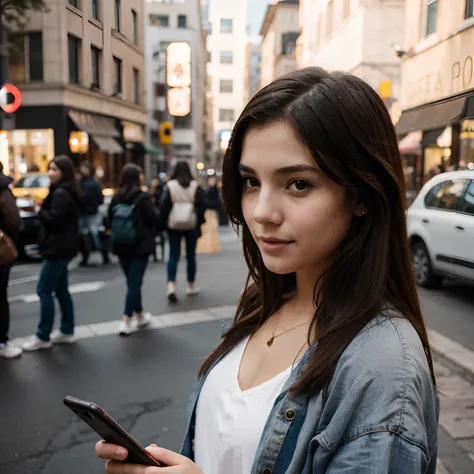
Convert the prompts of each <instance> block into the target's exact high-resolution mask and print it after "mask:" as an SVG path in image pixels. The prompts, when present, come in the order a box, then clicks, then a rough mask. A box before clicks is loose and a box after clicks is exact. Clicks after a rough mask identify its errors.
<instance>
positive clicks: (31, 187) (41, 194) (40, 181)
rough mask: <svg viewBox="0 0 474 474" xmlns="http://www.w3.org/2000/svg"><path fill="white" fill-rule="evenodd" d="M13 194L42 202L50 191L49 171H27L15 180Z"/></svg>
mask: <svg viewBox="0 0 474 474" xmlns="http://www.w3.org/2000/svg"><path fill="white" fill-rule="evenodd" d="M12 192H13V195H14V196H15V197H16V198H24V199H31V200H33V201H35V202H38V203H41V202H42V201H43V200H44V199H45V198H46V196H47V195H48V193H49V177H48V173H26V174H25V175H23V176H22V177H21V178H20V179H19V180H18V181H16V182H15V184H14V186H13V189H12Z"/></svg>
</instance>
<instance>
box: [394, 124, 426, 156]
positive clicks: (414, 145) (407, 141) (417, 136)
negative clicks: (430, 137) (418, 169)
mask: <svg viewBox="0 0 474 474" xmlns="http://www.w3.org/2000/svg"><path fill="white" fill-rule="evenodd" d="M422 137H423V132H422V131H421V130H417V131H416V132H410V133H409V134H408V135H407V136H406V137H404V138H402V139H401V140H400V143H399V144H398V148H399V150H400V154H402V155H414V154H416V153H419V152H420V150H421V146H420V143H421V139H422Z"/></svg>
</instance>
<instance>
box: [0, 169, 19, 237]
mask: <svg viewBox="0 0 474 474" xmlns="http://www.w3.org/2000/svg"><path fill="white" fill-rule="evenodd" d="M11 182H12V179H11V178H10V177H8V176H5V175H4V174H1V173H0V229H2V230H3V231H4V232H5V233H6V234H7V235H8V236H10V237H11V238H12V239H13V240H16V238H17V236H18V232H19V230H20V227H21V218H20V212H19V211H18V207H17V206H16V200H15V196H13V194H12V192H11V190H10V188H9V185H10V183H11Z"/></svg>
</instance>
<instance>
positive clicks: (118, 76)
mask: <svg viewBox="0 0 474 474" xmlns="http://www.w3.org/2000/svg"><path fill="white" fill-rule="evenodd" d="M114 93H115V94H116V95H118V94H121V93H122V60H121V59H119V58H116V57H115V56H114Z"/></svg>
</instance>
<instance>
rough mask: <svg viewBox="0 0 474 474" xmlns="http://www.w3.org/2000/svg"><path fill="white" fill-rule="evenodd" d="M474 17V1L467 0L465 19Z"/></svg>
mask: <svg viewBox="0 0 474 474" xmlns="http://www.w3.org/2000/svg"><path fill="white" fill-rule="evenodd" d="M471 16H474V0H466V11H465V12H464V18H471Z"/></svg>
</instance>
